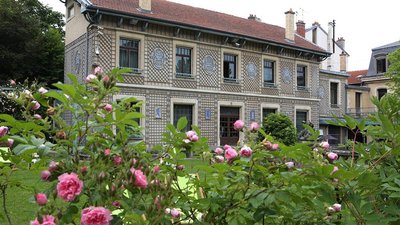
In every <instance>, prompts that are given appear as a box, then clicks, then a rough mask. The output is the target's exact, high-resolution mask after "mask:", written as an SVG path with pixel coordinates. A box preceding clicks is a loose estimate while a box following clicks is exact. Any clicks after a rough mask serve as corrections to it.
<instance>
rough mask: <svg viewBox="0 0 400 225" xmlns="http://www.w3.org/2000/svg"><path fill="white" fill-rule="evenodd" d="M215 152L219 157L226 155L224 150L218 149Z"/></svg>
mask: <svg viewBox="0 0 400 225" xmlns="http://www.w3.org/2000/svg"><path fill="white" fill-rule="evenodd" d="M214 152H215V154H217V155H222V154H224V150H223V149H222V148H216V149H215V150H214Z"/></svg>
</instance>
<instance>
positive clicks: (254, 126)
mask: <svg viewBox="0 0 400 225" xmlns="http://www.w3.org/2000/svg"><path fill="white" fill-rule="evenodd" d="M258 129H260V125H259V124H258V123H257V122H252V123H251V124H250V131H251V132H257V130H258Z"/></svg>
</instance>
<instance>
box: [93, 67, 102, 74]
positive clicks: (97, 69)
mask: <svg viewBox="0 0 400 225" xmlns="http://www.w3.org/2000/svg"><path fill="white" fill-rule="evenodd" d="M103 72H104V71H103V69H102V68H101V67H100V66H97V67H96V68H94V74H99V73H103Z"/></svg>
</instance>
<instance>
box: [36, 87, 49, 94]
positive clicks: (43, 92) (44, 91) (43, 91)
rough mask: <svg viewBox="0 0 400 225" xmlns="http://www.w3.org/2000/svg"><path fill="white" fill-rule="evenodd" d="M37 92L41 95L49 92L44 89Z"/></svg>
mask: <svg viewBox="0 0 400 225" xmlns="http://www.w3.org/2000/svg"><path fill="white" fill-rule="evenodd" d="M38 92H39V93H40V94H42V95H43V94H46V93H47V92H49V91H48V90H47V89H46V88H44V87H41V88H39V90H38Z"/></svg>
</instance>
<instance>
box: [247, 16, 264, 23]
mask: <svg viewBox="0 0 400 225" xmlns="http://www.w3.org/2000/svg"><path fill="white" fill-rule="evenodd" d="M247 19H249V20H255V21H257V22H261V19H260V18H258V17H257V15H255V14H254V15H253V14H250V16H249V17H248V18H247Z"/></svg>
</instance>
